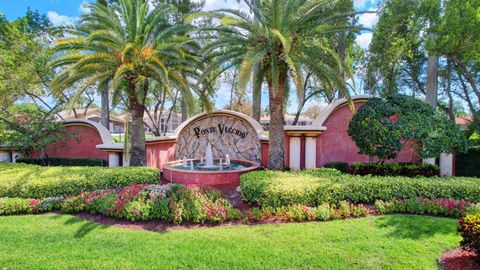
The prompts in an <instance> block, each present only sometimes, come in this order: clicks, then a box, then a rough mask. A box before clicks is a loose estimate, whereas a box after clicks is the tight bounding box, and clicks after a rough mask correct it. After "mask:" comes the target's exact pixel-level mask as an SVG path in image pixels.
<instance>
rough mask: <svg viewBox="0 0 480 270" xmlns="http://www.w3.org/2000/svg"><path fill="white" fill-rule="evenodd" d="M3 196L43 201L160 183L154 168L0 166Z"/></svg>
mask: <svg viewBox="0 0 480 270" xmlns="http://www.w3.org/2000/svg"><path fill="white" fill-rule="evenodd" d="M0 172H1V173H0V197H20V198H44V197H53V196H61V195H76V194H79V193H81V192H83V191H93V190H97V189H107V188H117V187H124V186H127V185H131V184H139V183H157V182H159V181H160V171H159V170H158V169H155V168H145V167H128V168H122V167H119V168H102V167H42V166H36V165H28V164H11V163H0Z"/></svg>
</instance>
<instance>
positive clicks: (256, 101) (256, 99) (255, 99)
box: [252, 64, 262, 122]
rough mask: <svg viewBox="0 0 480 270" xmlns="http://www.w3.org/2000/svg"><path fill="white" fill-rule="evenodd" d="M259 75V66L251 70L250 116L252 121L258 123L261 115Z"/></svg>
mask: <svg viewBox="0 0 480 270" xmlns="http://www.w3.org/2000/svg"><path fill="white" fill-rule="evenodd" d="M259 76H261V75H260V64H257V65H255V67H254V70H253V83H252V87H253V89H252V109H253V112H252V116H253V119H255V120H257V121H258V122H260V117H261V114H262V79H261V78H259Z"/></svg>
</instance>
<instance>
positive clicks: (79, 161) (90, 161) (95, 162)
mask: <svg viewBox="0 0 480 270" xmlns="http://www.w3.org/2000/svg"><path fill="white" fill-rule="evenodd" d="M17 162H18V163H25V164H32V165H40V166H70V167H71V166H90V167H105V166H107V165H108V162H107V161H106V160H103V159H101V158H58V157H51V158H19V159H17Z"/></svg>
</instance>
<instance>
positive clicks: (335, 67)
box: [189, 0, 353, 169]
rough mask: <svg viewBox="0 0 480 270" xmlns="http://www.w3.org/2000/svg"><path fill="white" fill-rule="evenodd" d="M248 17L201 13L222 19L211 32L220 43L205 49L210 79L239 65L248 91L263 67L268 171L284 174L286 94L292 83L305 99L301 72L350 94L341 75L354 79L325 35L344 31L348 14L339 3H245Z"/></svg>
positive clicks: (239, 13) (226, 11)
mask: <svg viewBox="0 0 480 270" xmlns="http://www.w3.org/2000/svg"><path fill="white" fill-rule="evenodd" d="M244 2H245V4H247V5H248V6H249V8H250V9H251V11H252V13H253V16H251V15H250V14H248V13H246V12H243V11H240V10H231V9H222V10H217V11H212V12H203V13H198V14H196V15H195V16H190V17H189V19H193V18H195V17H197V16H207V17H211V18H215V19H218V21H219V22H220V26H218V27H217V28H216V29H204V30H211V31H212V30H213V31H214V32H215V33H218V34H217V38H216V39H214V40H213V41H212V42H210V43H209V44H208V45H206V46H205V47H204V53H205V54H206V55H209V58H210V59H213V61H212V63H211V64H210V65H209V66H208V67H207V69H206V71H205V72H206V73H208V72H210V71H215V70H220V72H222V71H225V70H228V69H229V68H231V67H233V66H236V65H239V66H240V74H239V85H240V87H241V88H245V87H246V85H247V83H248V81H249V80H250V77H251V74H252V71H253V70H254V67H255V66H256V65H259V70H258V74H257V75H258V76H256V80H259V79H265V81H266V82H267V84H268V90H269V103H270V104H269V106H270V113H271V115H270V146H269V167H270V168H271V169H283V168H284V129H283V126H284V117H283V113H284V94H285V92H286V91H285V89H286V88H287V89H288V84H289V81H290V79H291V80H292V81H293V82H294V84H295V88H296V89H297V90H298V91H297V95H298V96H299V99H300V100H301V99H303V96H302V92H303V91H302V90H303V81H304V79H303V76H302V70H307V71H309V72H311V73H312V74H313V75H315V76H316V77H317V78H318V79H320V80H321V81H323V82H328V83H329V84H331V85H337V86H338V87H339V89H341V90H342V91H345V92H347V91H348V90H347V86H346V84H345V81H344V80H343V79H342V76H341V73H340V72H341V71H345V72H346V73H347V75H348V76H349V77H350V78H351V77H352V74H351V73H350V72H349V70H348V68H346V66H345V65H344V63H343V62H342V61H341V59H340V57H339V55H338V54H337V53H336V52H335V50H334V49H332V48H331V47H330V46H329V45H328V41H327V40H326V36H327V35H329V34H330V35H331V34H332V33H335V32H340V31H345V30H348V29H351V28H348V29H346V28H345V27H340V26H338V25H339V23H338V22H339V21H340V20H345V17H348V16H349V15H353V14H348V13H342V12H339V11H338V9H336V6H335V4H336V2H337V1H335V0H265V1H258V3H256V4H255V5H252V4H251V1H249V0H245V1H244Z"/></svg>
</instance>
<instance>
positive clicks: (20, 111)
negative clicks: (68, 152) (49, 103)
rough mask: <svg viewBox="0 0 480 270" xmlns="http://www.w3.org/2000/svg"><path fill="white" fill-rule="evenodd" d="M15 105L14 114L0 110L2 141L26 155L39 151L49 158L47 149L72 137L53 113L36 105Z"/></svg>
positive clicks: (0, 135) (0, 138)
mask: <svg viewBox="0 0 480 270" xmlns="http://www.w3.org/2000/svg"><path fill="white" fill-rule="evenodd" d="M14 107H15V108H12V112H13V114H8V115H5V114H3V113H1V112H0V122H1V123H2V124H0V126H3V128H2V129H1V130H0V142H1V144H2V145H4V146H7V147H9V148H12V149H15V150H16V151H18V152H20V153H21V154H22V155H23V156H24V157H28V158H30V157H31V155H32V154H33V153H38V154H40V155H41V157H45V158H48V155H47V151H48V150H50V148H51V147H54V144H55V143H56V142H61V141H62V140H68V139H70V138H71V136H68V135H67V134H66V132H65V129H64V126H63V124H62V123H61V122H57V121H55V116H54V114H53V113H51V112H50V113H45V112H41V111H38V110H37V107H36V106H33V108H32V107H23V106H21V107H20V108H18V107H16V106H14Z"/></svg>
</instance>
